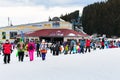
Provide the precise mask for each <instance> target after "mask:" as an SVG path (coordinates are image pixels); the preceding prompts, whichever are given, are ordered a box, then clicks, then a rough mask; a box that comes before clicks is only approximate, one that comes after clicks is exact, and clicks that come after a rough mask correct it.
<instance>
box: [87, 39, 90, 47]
mask: <svg viewBox="0 0 120 80" xmlns="http://www.w3.org/2000/svg"><path fill="white" fill-rule="evenodd" d="M86 47H90V40H89V39H87V40H86Z"/></svg>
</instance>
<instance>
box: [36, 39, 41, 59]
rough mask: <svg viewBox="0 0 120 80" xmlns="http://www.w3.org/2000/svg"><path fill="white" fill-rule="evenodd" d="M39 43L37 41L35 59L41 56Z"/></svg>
mask: <svg viewBox="0 0 120 80" xmlns="http://www.w3.org/2000/svg"><path fill="white" fill-rule="evenodd" d="M39 49H40V43H39V41H37V44H36V51H37V57H39V56H40V57H41V54H40V50H39Z"/></svg>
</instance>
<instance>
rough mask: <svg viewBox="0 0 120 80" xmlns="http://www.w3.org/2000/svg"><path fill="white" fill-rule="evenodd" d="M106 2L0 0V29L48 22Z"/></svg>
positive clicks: (85, 0)
mask: <svg viewBox="0 0 120 80" xmlns="http://www.w3.org/2000/svg"><path fill="white" fill-rule="evenodd" d="M101 1H105V0H0V27H4V26H8V17H9V20H10V21H11V22H12V24H13V25H19V24H26V23H34V22H42V21H47V20H48V18H49V16H50V17H51V18H53V17H54V16H58V17H59V16H60V15H61V14H66V13H70V12H73V11H75V10H80V13H82V9H83V7H84V6H87V5H89V4H93V3H95V2H101Z"/></svg>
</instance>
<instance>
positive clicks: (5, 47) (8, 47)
mask: <svg viewBox="0 0 120 80" xmlns="http://www.w3.org/2000/svg"><path fill="white" fill-rule="evenodd" d="M3 53H4V54H10V53H12V45H11V44H10V43H5V44H3Z"/></svg>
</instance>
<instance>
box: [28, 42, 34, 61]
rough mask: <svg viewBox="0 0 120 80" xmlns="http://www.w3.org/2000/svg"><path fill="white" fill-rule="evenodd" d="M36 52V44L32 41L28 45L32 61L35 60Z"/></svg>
mask: <svg viewBox="0 0 120 80" xmlns="http://www.w3.org/2000/svg"><path fill="white" fill-rule="evenodd" d="M34 51H35V43H34V42H33V40H30V42H29V43H28V52H29V58H30V61H33V60H34Z"/></svg>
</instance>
